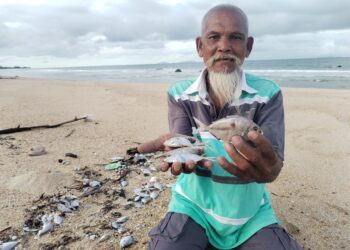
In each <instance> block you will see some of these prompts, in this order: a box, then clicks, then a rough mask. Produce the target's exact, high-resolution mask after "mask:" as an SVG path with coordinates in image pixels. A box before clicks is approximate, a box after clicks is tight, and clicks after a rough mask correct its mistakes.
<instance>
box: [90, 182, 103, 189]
mask: <svg viewBox="0 0 350 250" xmlns="http://www.w3.org/2000/svg"><path fill="white" fill-rule="evenodd" d="M89 186H90V187H92V188H100V187H101V182H99V181H90V182H89Z"/></svg>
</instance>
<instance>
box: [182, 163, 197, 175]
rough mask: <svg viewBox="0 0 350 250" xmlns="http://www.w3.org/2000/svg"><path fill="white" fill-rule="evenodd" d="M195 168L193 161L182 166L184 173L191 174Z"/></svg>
mask: <svg viewBox="0 0 350 250" xmlns="http://www.w3.org/2000/svg"><path fill="white" fill-rule="evenodd" d="M195 168H196V162H195V161H186V163H185V166H184V170H185V171H184V173H191V172H192V171H193V170H194V169H195Z"/></svg>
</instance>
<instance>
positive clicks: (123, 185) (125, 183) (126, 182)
mask: <svg viewBox="0 0 350 250" xmlns="http://www.w3.org/2000/svg"><path fill="white" fill-rule="evenodd" d="M120 185H121V186H122V187H126V186H127V185H129V182H128V181H122V182H120Z"/></svg>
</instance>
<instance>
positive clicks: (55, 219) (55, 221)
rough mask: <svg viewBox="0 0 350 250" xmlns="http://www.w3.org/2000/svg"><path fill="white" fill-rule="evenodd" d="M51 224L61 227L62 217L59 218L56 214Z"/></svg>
mask: <svg viewBox="0 0 350 250" xmlns="http://www.w3.org/2000/svg"><path fill="white" fill-rule="evenodd" d="M53 222H54V223H55V224H57V225H61V224H62V223H63V217H62V216H60V215H59V214H58V213H55V214H54V217H53Z"/></svg>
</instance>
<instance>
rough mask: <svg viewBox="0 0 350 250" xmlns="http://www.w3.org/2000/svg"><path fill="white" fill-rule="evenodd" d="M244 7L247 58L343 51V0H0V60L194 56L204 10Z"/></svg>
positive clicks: (41, 62)
mask: <svg viewBox="0 0 350 250" xmlns="http://www.w3.org/2000/svg"><path fill="white" fill-rule="evenodd" d="M223 3H231V4H235V5H237V6H238V7H240V8H241V9H243V10H244V11H245V12H246V14H247V16H248V19H249V29H250V35H252V36H253V37H254V39H255V42H254V48H253V51H252V53H251V56H250V57H249V59H250V60H262V59H290V58H315V57H350V18H349V10H350V1H349V0H332V1H326V0H304V1H300V0H284V1H281V0H264V1H256V0H237V1H226V2H225V1H216V0H211V1H208V0H192V1H190V0H187V1H185V0H113V1H112V0H59V1H57V0H0V66H15V65H19V66H29V67H34V68H35V67H44V68H46V67H72V66H90V65H91V66H97V65H126V64H151V63H161V62H183V61H201V59H200V58H199V57H198V55H197V52H196V47H195V38H196V37H197V36H199V35H200V23H201V19H202V17H203V15H204V14H205V13H206V12H207V11H208V10H209V9H210V8H211V7H213V6H215V5H217V4H223Z"/></svg>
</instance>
